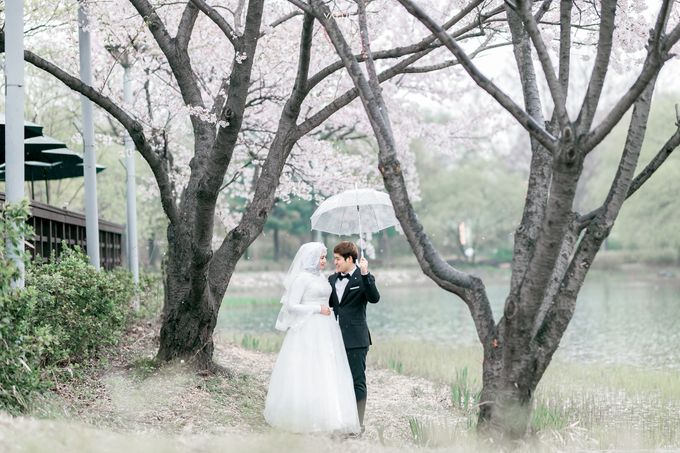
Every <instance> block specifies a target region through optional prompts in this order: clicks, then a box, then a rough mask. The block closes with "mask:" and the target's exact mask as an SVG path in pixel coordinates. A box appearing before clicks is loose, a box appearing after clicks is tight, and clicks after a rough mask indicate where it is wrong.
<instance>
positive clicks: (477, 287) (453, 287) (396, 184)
mask: <svg viewBox="0 0 680 453" xmlns="http://www.w3.org/2000/svg"><path fill="white" fill-rule="evenodd" d="M312 7H313V10H314V14H315V16H316V18H317V19H318V20H319V22H321V23H322V24H323V26H324V28H325V29H326V32H327V33H328V35H329V37H330V39H331V41H332V42H333V46H334V47H335V49H336V51H337V53H338V55H339V56H340V58H341V59H342V60H343V63H344V64H345V67H346V69H347V71H348V72H349V74H350V76H351V78H352V81H353V82H354V84H355V87H356V88H357V90H359V92H360V93H361V100H362V102H363V105H364V108H365V110H366V113H367V115H368V117H369V121H370V123H371V126H372V127H373V130H374V132H375V135H376V139H377V140H378V146H379V150H380V151H379V160H380V171H381V173H382V175H383V180H384V182H385V187H386V188H387V190H388V192H389V193H390V198H391V200H392V203H393V204H394V207H395V213H396V214H397V217H398V218H399V222H400V223H401V225H402V227H403V228H404V232H405V234H406V236H407V239H408V241H409V243H410V244H411V248H412V250H413V251H414V253H415V255H416V258H417V259H418V262H419V263H420V266H421V268H422V269H423V272H425V273H426V274H427V275H428V276H429V277H430V278H431V279H432V280H433V281H434V282H435V283H437V284H438V285H439V286H441V287H442V288H444V289H446V290H447V291H450V292H453V293H454V294H457V295H459V296H460V297H461V298H462V299H463V300H464V301H465V302H466V304H467V305H468V307H469V309H470V311H471V313H472V314H473V320H474V322H475V326H476V328H477V333H478V335H479V338H480V341H482V342H486V340H487V339H488V338H489V337H490V335H491V334H492V332H493V330H494V326H493V315H492V313H491V309H490V306H489V304H488V300H486V299H485V298H481V297H478V295H479V291H481V292H482V293H484V290H483V285H481V281H479V279H476V278H474V277H472V276H470V275H468V274H466V273H463V272H460V271H458V270H456V269H454V268H453V267H451V266H450V265H449V264H448V263H446V261H444V259H443V258H442V257H441V256H440V255H439V253H438V252H437V250H436V249H435V248H434V246H433V245H432V243H431V242H430V240H429V238H428V236H427V234H426V233H425V231H424V230H423V227H422V225H421V224H420V222H419V220H418V218H417V216H416V214H415V211H414V209H413V206H412V205H411V202H410V200H409V197H408V192H407V191H406V185H405V182H404V177H403V174H402V171H401V166H400V163H399V160H398V158H397V155H396V148H395V144H394V137H393V136H392V132H391V126H390V125H389V124H388V122H389V116H388V115H387V114H386V107H385V104H384V101H383V99H382V96H381V94H380V90H379V85H378V83H379V80H377V79H378V76H377V74H376V72H375V70H374V69H373V70H369V73H370V74H371V76H370V77H371V78H372V79H373V80H372V81H371V82H369V81H368V80H366V78H365V76H364V75H363V72H362V71H361V68H360V67H359V63H358V62H357V60H356V59H355V58H354V55H353V54H352V51H351V48H350V47H349V45H348V44H347V41H346V40H345V38H344V36H343V35H342V32H341V31H340V29H339V27H338V26H337V23H336V22H335V19H334V18H333V16H332V15H331V14H329V10H328V8H327V7H326V5H325V4H324V3H323V2H322V1H321V0H312ZM362 11H363V10H362V8H361V7H360V15H362ZM360 23H362V24H363V25H362V28H364V29H365V24H366V23H365V18H363V19H360ZM362 34H363V36H364V38H367V33H366V32H365V30H364V32H363V33H362ZM364 50H365V52H366V56H367V59H368V61H370V60H371V52H370V45H369V44H368V41H364ZM370 64H371V63H369V65H370ZM372 87H373V88H372ZM375 87H378V89H375ZM485 300H486V303H485V302H484V301H485Z"/></svg>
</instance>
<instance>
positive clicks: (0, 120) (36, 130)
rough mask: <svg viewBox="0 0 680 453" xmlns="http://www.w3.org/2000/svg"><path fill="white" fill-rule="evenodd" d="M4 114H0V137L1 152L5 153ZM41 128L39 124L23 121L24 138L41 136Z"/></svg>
mask: <svg viewBox="0 0 680 453" xmlns="http://www.w3.org/2000/svg"><path fill="white" fill-rule="evenodd" d="M5 124H6V122H5V114H4V112H3V113H0V137H2V138H1V140H2V152H3V154H4V152H5ZM42 130H43V127H42V126H41V125H39V124H35V123H31V122H30V121H24V138H31V137H39V136H40V135H42Z"/></svg>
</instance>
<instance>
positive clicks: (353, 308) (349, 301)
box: [328, 267, 380, 349]
mask: <svg viewBox="0 0 680 453" xmlns="http://www.w3.org/2000/svg"><path fill="white" fill-rule="evenodd" d="M337 279H338V276H337V274H333V275H331V276H330V277H328V281H329V282H330V284H331V289H332V291H331V297H330V301H329V303H328V305H329V306H330V307H331V308H333V311H334V312H335V317H336V318H338V320H339V323H340V330H341V331H342V339H343V341H344V342H345V348H346V349H352V348H367V347H369V346H370V345H371V333H370V332H369V331H368V324H366V305H367V304H368V303H369V302H370V303H372V304H377V303H378V301H379V300H380V293H378V289H377V288H376V287H375V277H373V275H371V274H370V273H369V274H366V275H361V270H360V269H359V268H358V267H357V268H356V269H355V270H354V273H353V274H352V276H351V277H350V279H349V282H348V283H347V286H346V287H345V292H344V294H342V295H339V294H337V292H336V291H335V281H336V280H337Z"/></svg>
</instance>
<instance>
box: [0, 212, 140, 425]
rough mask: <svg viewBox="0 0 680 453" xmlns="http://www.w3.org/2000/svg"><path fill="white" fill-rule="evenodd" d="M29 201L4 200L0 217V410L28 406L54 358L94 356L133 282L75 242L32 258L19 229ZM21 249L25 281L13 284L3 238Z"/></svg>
mask: <svg viewBox="0 0 680 453" xmlns="http://www.w3.org/2000/svg"><path fill="white" fill-rule="evenodd" d="M27 217H28V204H27V203H26V202H23V203H21V204H18V205H9V204H8V205H5V207H4V210H3V211H2V215H1V217H0V240H1V241H2V243H3V247H2V248H0V314H1V315H0V410H4V411H8V412H10V413H19V412H21V411H25V410H27V409H28V407H29V404H30V400H31V397H32V395H33V394H34V393H36V392H39V391H42V390H45V389H47V388H49V387H50V386H51V385H52V379H53V378H54V376H55V371H58V367H57V366H58V365H59V364H63V363H65V362H67V363H74V362H79V361H82V360H84V359H87V358H90V357H92V356H94V355H95V354H96V353H97V352H98V351H100V350H101V348H102V347H104V346H106V345H110V344H114V343H115V342H116V341H117V340H118V339H119V338H120V335H121V334H122V332H123V329H124V328H125V325H126V322H127V320H128V317H129V316H128V314H129V312H130V306H129V301H130V299H131V297H132V295H133V291H134V287H133V285H132V279H131V276H130V275H129V273H127V272H126V271H123V270H121V269H118V270H116V271H114V272H97V271H96V270H95V269H94V267H92V266H90V265H89V264H88V259H87V256H86V255H84V254H83V253H82V252H81V251H80V250H78V249H75V250H74V249H70V248H68V247H64V248H63V252H62V254H61V256H60V258H59V260H56V259H55V257H54V256H53V259H52V262H50V263H46V264H31V263H29V262H28V254H27V253H26V251H25V250H24V248H23V242H22V241H21V238H22V237H30V235H31V234H32V231H31V229H30V227H29V226H28V224H27V223H26V219H27ZM6 243H10V244H12V245H13V246H14V247H15V248H18V249H19V250H20V252H19V259H21V260H22V261H23V262H24V265H25V268H26V287H25V288H22V289H20V288H14V287H13V285H12V282H13V281H15V280H16V278H17V276H18V275H19V274H18V269H17V267H16V266H15V264H14V262H13V261H12V260H10V259H8V257H7V256H6V253H5V247H4V244H6Z"/></svg>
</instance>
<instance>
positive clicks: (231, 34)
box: [191, 0, 238, 49]
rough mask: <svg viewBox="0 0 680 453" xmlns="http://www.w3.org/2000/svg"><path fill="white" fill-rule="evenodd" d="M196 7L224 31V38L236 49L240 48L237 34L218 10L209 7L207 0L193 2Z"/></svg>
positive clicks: (194, 0) (193, 0)
mask: <svg viewBox="0 0 680 453" xmlns="http://www.w3.org/2000/svg"><path fill="white" fill-rule="evenodd" d="M191 1H192V2H193V4H194V5H196V6H197V7H198V9H200V10H201V11H202V12H203V14H205V15H206V16H208V17H209V18H210V20H212V21H213V22H214V23H215V25H217V26H218V27H219V29H220V30H222V33H224V36H226V38H227V39H228V40H229V42H230V43H231V44H232V46H234V48H235V49H237V48H238V36H237V35H236V32H235V31H234V29H233V28H232V26H231V25H229V22H227V20H226V19H225V18H224V17H223V16H222V15H221V14H220V13H219V12H217V10H216V9H215V8H213V7H211V6H210V5H208V4H207V3H206V2H205V0H191Z"/></svg>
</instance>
